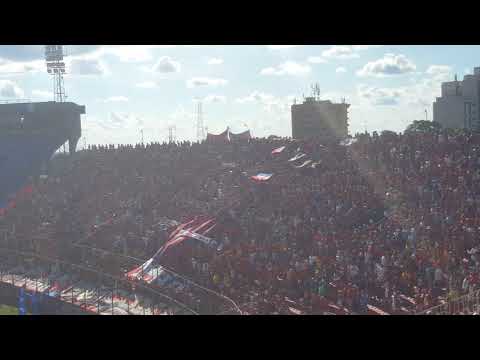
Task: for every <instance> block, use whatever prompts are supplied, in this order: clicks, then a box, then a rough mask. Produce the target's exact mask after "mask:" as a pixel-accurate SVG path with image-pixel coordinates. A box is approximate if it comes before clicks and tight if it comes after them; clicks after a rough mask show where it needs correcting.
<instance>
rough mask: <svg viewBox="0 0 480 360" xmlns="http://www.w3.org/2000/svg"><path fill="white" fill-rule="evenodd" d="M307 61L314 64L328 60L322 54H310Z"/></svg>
mask: <svg viewBox="0 0 480 360" xmlns="http://www.w3.org/2000/svg"><path fill="white" fill-rule="evenodd" d="M307 61H308V62H309V63H312V64H323V63H326V62H327V60H326V59H325V58H323V57H321V56H310V57H308V59H307Z"/></svg>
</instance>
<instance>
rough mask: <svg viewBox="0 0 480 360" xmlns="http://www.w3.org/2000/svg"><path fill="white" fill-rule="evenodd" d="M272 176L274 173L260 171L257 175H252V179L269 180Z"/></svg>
mask: <svg viewBox="0 0 480 360" xmlns="http://www.w3.org/2000/svg"><path fill="white" fill-rule="evenodd" d="M272 176H273V174H264V173H260V174H257V175H255V176H252V177H251V179H252V180H255V181H267V180H269V179H270V178H271V177H272Z"/></svg>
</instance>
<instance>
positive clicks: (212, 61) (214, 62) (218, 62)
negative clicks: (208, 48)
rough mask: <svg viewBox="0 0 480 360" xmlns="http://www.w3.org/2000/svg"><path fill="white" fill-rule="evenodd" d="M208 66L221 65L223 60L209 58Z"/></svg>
mask: <svg viewBox="0 0 480 360" xmlns="http://www.w3.org/2000/svg"><path fill="white" fill-rule="evenodd" d="M207 64H208V65H221V64H223V59H220V58H210V59H208V61H207Z"/></svg>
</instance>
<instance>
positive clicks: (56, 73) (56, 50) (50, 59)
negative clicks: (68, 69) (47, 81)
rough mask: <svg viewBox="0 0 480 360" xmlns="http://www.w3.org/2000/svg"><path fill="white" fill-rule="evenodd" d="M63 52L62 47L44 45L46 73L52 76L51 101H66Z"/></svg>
mask: <svg viewBox="0 0 480 360" xmlns="http://www.w3.org/2000/svg"><path fill="white" fill-rule="evenodd" d="M63 58H64V52H63V46H62V45H45V62H46V64H47V72H48V73H49V74H50V75H53V101H57V102H63V101H65V99H66V95H65V87H64V82H63V74H65V62H64V61H63Z"/></svg>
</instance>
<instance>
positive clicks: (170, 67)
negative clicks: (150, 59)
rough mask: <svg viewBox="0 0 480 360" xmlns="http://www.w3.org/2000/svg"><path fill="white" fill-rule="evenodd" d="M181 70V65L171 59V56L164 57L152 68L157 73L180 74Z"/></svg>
mask: <svg viewBox="0 0 480 360" xmlns="http://www.w3.org/2000/svg"><path fill="white" fill-rule="evenodd" d="M180 69H181V65H180V63H179V62H178V61H175V60H173V59H171V58H170V57H169V56H162V57H161V58H160V59H158V61H157V62H156V63H155V65H153V67H152V71H153V72H156V73H173V72H180Z"/></svg>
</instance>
